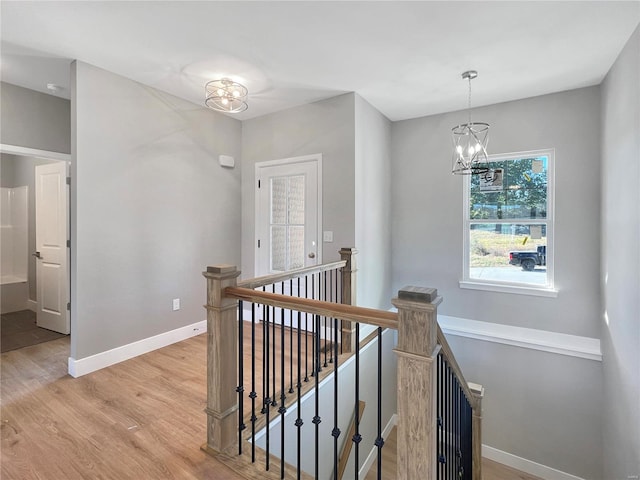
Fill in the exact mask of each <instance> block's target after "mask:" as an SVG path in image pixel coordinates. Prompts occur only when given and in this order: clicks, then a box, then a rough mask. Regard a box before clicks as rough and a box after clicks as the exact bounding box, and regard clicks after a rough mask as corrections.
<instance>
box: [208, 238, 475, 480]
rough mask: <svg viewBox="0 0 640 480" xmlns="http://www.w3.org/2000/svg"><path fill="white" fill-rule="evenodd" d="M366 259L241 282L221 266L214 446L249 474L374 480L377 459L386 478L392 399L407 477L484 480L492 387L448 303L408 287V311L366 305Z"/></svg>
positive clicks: (211, 332) (348, 256)
mask: <svg viewBox="0 0 640 480" xmlns="http://www.w3.org/2000/svg"><path fill="white" fill-rule="evenodd" d="M356 253H357V252H356V251H355V249H342V250H341V256H342V258H343V259H342V260H341V261H340V262H333V263H332V264H328V265H321V266H317V267H311V268H306V269H302V270H298V271H294V272H286V273H284V274H282V275H272V276H268V277H262V278H258V279H253V280H250V281H245V282H241V283H239V284H238V283H237V277H238V276H239V275H240V272H239V271H238V270H237V269H236V268H235V267H233V266H228V265H222V266H213V267H208V268H207V271H206V272H204V276H205V277H206V278H207V305H206V308H207V312H208V315H207V322H208V354H207V369H208V385H207V388H208V391H207V393H208V396H207V409H206V413H207V417H208V420H207V432H208V435H207V443H206V444H205V445H204V446H203V449H204V450H205V451H207V452H208V453H210V454H212V455H214V456H216V457H217V458H218V459H220V460H222V461H224V462H225V463H227V464H228V465H230V466H231V467H232V468H233V469H234V470H236V471H237V472H238V473H240V474H241V475H244V476H245V477H246V478H249V479H254V478H256V479H257V478H260V479H264V478H280V479H284V478H292V479H293V478H296V479H304V478H316V479H320V478H322V479H325V478H326V479H329V478H336V479H338V478H353V479H356V478H365V476H366V473H367V472H366V471H365V470H364V469H366V468H368V466H370V464H371V463H372V462H374V461H375V463H376V469H375V471H376V476H377V478H383V473H382V472H384V471H385V468H384V466H383V465H382V458H383V455H382V453H383V449H384V448H385V439H384V437H383V431H384V430H385V429H386V430H389V427H390V423H389V421H388V420H389V418H388V417H390V416H391V415H390V413H389V408H390V407H389V404H392V405H393V406H395V411H397V415H396V416H394V417H393V418H395V419H396V424H397V427H396V428H397V462H396V475H395V478H397V479H402V480H404V479H412V480H413V479H417V478H420V479H426V480H432V479H433V480H435V479H454V478H456V479H459V478H462V479H481V478H482V470H481V461H480V460H481V457H480V446H481V399H482V394H483V393H482V387H480V386H473V385H470V384H468V382H466V380H465V379H464V377H463V376H462V371H461V370H460V367H459V366H458V364H457V362H456V361H455V357H454V356H453V354H452V352H451V349H450V348H449V346H448V344H447V342H446V339H445V338H444V335H443V334H442V332H441V331H440V329H439V327H438V325H437V306H438V305H439V304H440V303H441V301H442V298H441V297H439V296H438V295H437V291H435V289H425V288H417V287H407V288H404V289H402V290H400V291H399V292H398V296H397V297H396V298H394V299H393V300H392V302H393V304H394V305H395V306H396V308H397V310H398V311H397V313H396V312H387V311H380V310H374V309H366V308H362V307H357V306H354V305H353V303H355V281H356V278H355V275H356V271H357V269H356V268H355V254H356ZM248 305H249V306H250V307H249V308H247V306H248ZM247 312H250V313H249V318H247ZM239 319H243V321H238V320H239ZM365 326H369V327H365ZM366 328H368V329H369V331H371V330H373V333H372V334H371V335H369V336H368V338H367V339H366V341H362V340H364V339H361V338H360V337H361V329H362V331H363V332H364V331H365V329H366ZM362 336H364V334H363V335H362ZM395 337H397V343H396V341H395V340H394V338H395ZM243 339H249V340H250V341H249V347H248V349H250V350H251V351H250V352H246V351H245V346H244V343H245V342H244V341H243ZM385 349H386V350H385ZM392 350H393V352H392ZM383 351H384V355H383ZM394 366H395V368H393V367H394ZM365 369H368V370H365ZM390 371H391V372H392V374H390V373H389V372H390ZM392 377H395V378H392ZM384 382H386V383H387V384H386V385H385V384H384ZM472 387H473V388H472ZM383 392H397V393H396V395H393V393H392V394H391V395H389V394H388V393H385V395H384V397H385V398H384V399H383ZM390 396H391V397H393V398H392V400H393V401H392V402H390V401H389V397H390ZM365 398H366V401H365V400H364V399H365ZM363 402H364V403H366V405H367V406H366V408H365V409H364V410H361V408H362V407H361V405H362V403H363ZM394 413H395V412H394ZM383 417H384V418H383ZM267 426H269V428H266V427H267ZM347 435H348V437H347ZM347 451H350V454H344V455H343V452H347ZM345 469H346V470H345ZM384 478H386V477H384Z"/></svg>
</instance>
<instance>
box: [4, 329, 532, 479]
mask: <svg viewBox="0 0 640 480" xmlns="http://www.w3.org/2000/svg"><path fill="white" fill-rule="evenodd" d="M68 356H69V339H68V337H67V338H63V339H60V340H55V341H52V342H47V343H43V344H40V345H35V346H32V347H28V348H24V349H21V350H15V351H12V352H7V353H3V354H2V355H1V357H0V361H1V374H2V377H1V390H0V399H1V406H0V414H1V423H0V429H1V433H2V443H1V447H2V448H1V452H0V466H1V469H0V478H2V480H30V479H38V480H62V479H64V480H74V479H109V480H111V479H117V480H124V479H140V480H147V479H149V480H150V479H153V480H159V479H185V480H187V479H211V480H236V479H242V478H243V477H241V476H240V475H238V474H236V473H235V472H233V471H232V470H231V469H229V468H228V467H226V466H225V465H223V464H222V463H220V462H218V461H217V460H216V459H215V458H212V457H210V456H208V455H207V454H205V453H204V452H202V451H201V450H200V446H201V445H202V444H203V443H204V442H205V441H206V415H205V414H204V412H203V409H204V407H205V404H206V382H205V375H206V335H200V336H197V337H193V338H190V339H188V340H185V341H183V342H180V343H177V344H174V345H171V346H168V347H165V348H162V349H160V350H156V351H154V352H151V353H148V354H146V355H142V356H140V357H137V358H134V359H131V360H128V361H126V362H123V363H120V364H117V365H114V366H112V367H109V368H105V369H103V370H100V371H98V372H94V373H91V374H89V375H85V376H83V377H80V378H78V379H74V378H72V377H70V376H69V375H67V374H66V370H67V357H68ZM393 445H394V440H393V439H392V438H391V436H390V437H389V438H388V439H385V448H384V449H383V452H384V453H385V457H384V461H383V464H384V465H385V467H384V468H385V473H384V475H383V478H384V479H385V480H392V479H393V478H394V476H393V475H392V474H391V473H387V472H388V471H389V472H392V471H394V470H395V459H394V458H391V457H395V452H393V453H394V454H393V455H391V450H392V448H391V447H392V446H393ZM387 447H389V448H387ZM387 457H390V458H387ZM391 462H393V463H391ZM483 466H484V479H485V480H516V479H521V480H534V477H531V476H526V475H524V474H522V473H521V472H518V471H515V470H512V469H509V468H508V467H504V466H502V465H500V464H497V463H495V462H491V461H488V460H485V462H484V463H483ZM374 470H375V467H374ZM370 475H374V477H371V478H375V471H374V472H370ZM367 478H370V477H369V476H368V477H367Z"/></svg>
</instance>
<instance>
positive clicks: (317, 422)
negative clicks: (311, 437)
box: [313, 315, 322, 480]
mask: <svg viewBox="0 0 640 480" xmlns="http://www.w3.org/2000/svg"><path fill="white" fill-rule="evenodd" d="M315 317H316V321H315V323H316V331H317V332H320V315H316V316H315ZM315 338H316V355H317V357H318V358H317V359H316V365H317V366H318V370H319V369H320V335H316V337H315ZM319 377H320V375H319V374H318V371H316V372H315V386H314V393H315V402H316V404H315V407H316V414H315V415H314V417H313V424H314V425H315V426H316V431H315V434H316V441H315V464H316V465H315V467H316V468H315V470H316V480H317V479H318V478H320V475H319V458H318V456H319V452H318V444H319V442H320V423H321V422H322V419H321V418H320V403H319V401H320V392H319V390H318V383H319V382H318V379H319Z"/></svg>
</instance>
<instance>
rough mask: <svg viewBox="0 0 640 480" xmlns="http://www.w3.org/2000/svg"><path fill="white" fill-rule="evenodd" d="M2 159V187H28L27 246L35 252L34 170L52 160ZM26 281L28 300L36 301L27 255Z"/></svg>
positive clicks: (33, 262)
mask: <svg viewBox="0 0 640 480" xmlns="http://www.w3.org/2000/svg"><path fill="white" fill-rule="evenodd" d="M1 159H2V165H1V169H2V186H3V187H21V186H23V185H26V186H28V187H29V220H28V221H29V226H28V228H29V233H28V242H29V244H28V246H27V249H28V250H27V251H28V252H29V253H32V252H35V251H36V187H35V168H36V166H37V165H45V164H47V163H52V162H53V161H54V160H45V159H42V158H36V157H25V156H22V155H9V154H6V153H3V154H2V155H1ZM28 262H29V264H28V272H27V273H28V275H27V278H28V281H29V299H30V300H33V301H34V302H35V301H37V296H36V295H37V293H36V292H37V290H36V259H35V257H34V256H32V255H29V260H28Z"/></svg>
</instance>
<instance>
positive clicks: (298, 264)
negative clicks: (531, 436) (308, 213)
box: [270, 175, 306, 271]
mask: <svg viewBox="0 0 640 480" xmlns="http://www.w3.org/2000/svg"><path fill="white" fill-rule="evenodd" d="M305 180H306V179H305V176H304V175H292V176H282V177H272V178H271V179H270V182H271V183H270V186H271V192H270V196H271V212H270V215H271V225H270V228H271V271H287V270H293V269H296V268H302V267H304V264H305V263H304V260H305V258H304V255H305V253H304V246H305V243H304V241H305V238H304V221H305V212H304V209H305Z"/></svg>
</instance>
